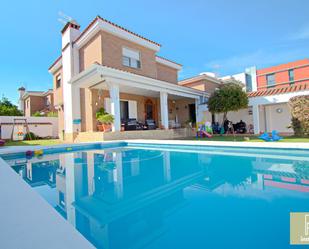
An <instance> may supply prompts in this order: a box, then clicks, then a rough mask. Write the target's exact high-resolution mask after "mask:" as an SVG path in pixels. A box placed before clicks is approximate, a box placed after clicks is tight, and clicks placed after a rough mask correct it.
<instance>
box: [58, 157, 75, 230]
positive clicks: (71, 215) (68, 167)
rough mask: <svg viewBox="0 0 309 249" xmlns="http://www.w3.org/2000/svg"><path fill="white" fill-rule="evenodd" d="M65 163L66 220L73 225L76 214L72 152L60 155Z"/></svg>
mask: <svg viewBox="0 0 309 249" xmlns="http://www.w3.org/2000/svg"><path fill="white" fill-rule="evenodd" d="M61 159H62V161H63V162H64V165H65V195H66V199H65V205H66V211H67V220H68V221H69V222H70V223H71V224H72V225H73V226H74V227H75V225H76V220H75V219H76V216H75V208H74V205H73V203H74V202H75V170H76V169H75V165H74V153H67V154H63V155H61Z"/></svg>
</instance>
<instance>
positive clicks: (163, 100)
mask: <svg viewBox="0 0 309 249" xmlns="http://www.w3.org/2000/svg"><path fill="white" fill-rule="evenodd" d="M160 109H161V125H162V126H163V127H164V129H166V130H168V101H167V93H166V92H160Z"/></svg>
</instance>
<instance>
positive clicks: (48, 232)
mask: <svg viewBox="0 0 309 249" xmlns="http://www.w3.org/2000/svg"><path fill="white" fill-rule="evenodd" d="M119 142H130V143H131V144H132V143H148V144H169V145H199V146H203V145H205V146H230V147H243V148H249V147H252V148H253V147H255V148H286V149H289V148H291V149H308V150H309V144H308V143H251V142H209V141H181V140H177V141H175V140H128V141H111V142H102V143H103V144H114V143H119ZM87 144H88V145H89V144H94V143H83V144H61V145H54V146H16V147H7V148H5V147H4V148H1V149H0V156H1V155H3V154H9V153H18V152H25V151H27V150H34V149H53V148H58V149H61V148H65V147H68V146H69V147H76V146H81V145H82V146H84V145H87ZM0 200H1V209H0V210H1V212H0V221H1V222H0V248H6V249H10V248H29V249H30V248H31V249H36V248H47V249H48V248H93V246H92V245H91V244H90V243H89V242H88V241H87V240H86V239H85V238H84V237H83V236H82V235H81V234H79V233H78V232H77V231H76V230H75V229H74V227H73V226H71V225H70V224H69V223H68V222H67V221H65V220H64V219H63V218H62V217H61V216H60V215H59V214H58V213H57V212H56V211H55V210H54V209H53V208H52V207H51V206H50V205H49V204H48V203H47V202H46V201H45V200H44V199H43V198H42V197H41V196H40V195H39V194H37V193H36V192H35V191H33V190H32V189H31V187H30V186H28V185H27V184H26V183H25V182H24V181H23V180H22V179H20V177H19V176H18V175H17V174H16V173H15V172H14V171H13V170H12V169H11V168H10V167H9V166H8V165H7V164H6V162H4V161H3V160H2V159H1V158H0ZM55 238H56V239H55Z"/></svg>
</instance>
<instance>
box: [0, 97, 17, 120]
mask: <svg viewBox="0 0 309 249" xmlns="http://www.w3.org/2000/svg"><path fill="white" fill-rule="evenodd" d="M22 115H23V113H22V112H21V111H20V110H18V108H17V106H16V105H13V104H12V103H11V101H9V100H8V98H5V97H2V99H1V100H0V116H22Z"/></svg>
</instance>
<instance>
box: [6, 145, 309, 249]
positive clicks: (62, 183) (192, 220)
mask: <svg viewBox="0 0 309 249" xmlns="http://www.w3.org/2000/svg"><path fill="white" fill-rule="evenodd" d="M3 159H4V160H5V161H6V162H7V163H8V164H9V165H10V166H11V167H12V168H13V169H14V171H15V172H16V173H17V174H19V175H20V176H21V177H22V178H23V179H24V180H25V181H26V182H27V183H28V184H29V185H30V186H31V187H32V188H33V189H34V190H35V191H36V192H37V193H39V194H40V195H41V196H42V197H43V198H44V199H45V200H46V201H47V202H48V203H49V204H50V205H51V206H53V207H54V208H55V209H56V210H57V212H59V213H60V214H61V215H62V216H63V217H64V218H65V219H66V220H68V222H69V223H71V224H72V225H73V226H74V227H75V228H76V229H77V230H78V231H79V232H80V233H81V234H82V235H83V236H84V237H85V238H86V239H87V240H89V241H90V242H91V243H92V244H93V245H94V246H96V247H97V248H111V249H113V248H115V249H118V248H149V249H150V248H290V245H289V234H290V231H289V229H290V228H289V219H290V212H305V211H308V210H309V153H308V150H307V151H306V150H299V149H294V150H293V149H261V148H237V147H233V148H231V147H215V146H194V145H186V146H184V145H172V146H171V145H163V144H141V143H115V144H109V145H108V146H106V145H101V144H95V145H88V146H86V147H85V146H83V147H72V148H69V149H67V148H61V149H56V150H55V149H49V150H45V151H44V155H43V156H38V157H29V158H26V157H25V156H24V153H23V154H20V153H17V154H14V155H5V156H3Z"/></svg>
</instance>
